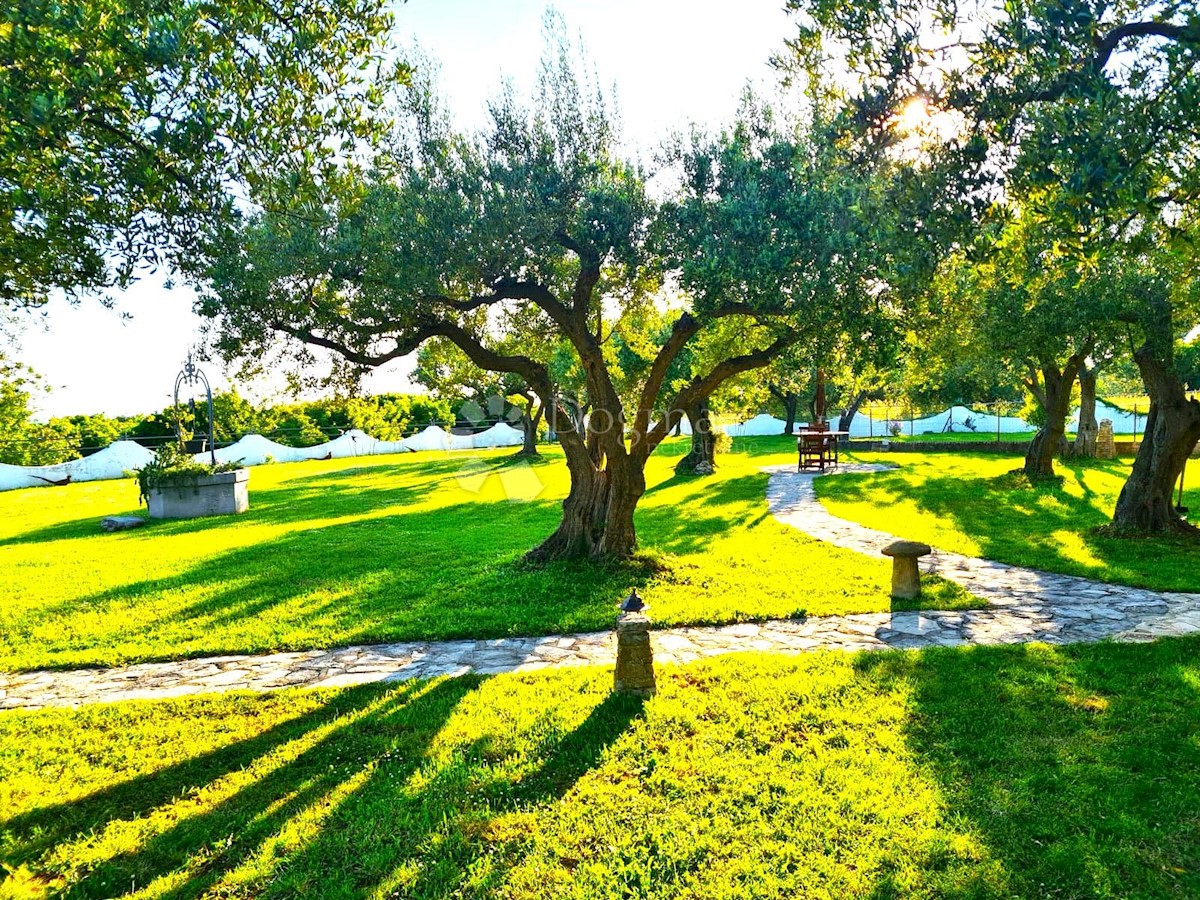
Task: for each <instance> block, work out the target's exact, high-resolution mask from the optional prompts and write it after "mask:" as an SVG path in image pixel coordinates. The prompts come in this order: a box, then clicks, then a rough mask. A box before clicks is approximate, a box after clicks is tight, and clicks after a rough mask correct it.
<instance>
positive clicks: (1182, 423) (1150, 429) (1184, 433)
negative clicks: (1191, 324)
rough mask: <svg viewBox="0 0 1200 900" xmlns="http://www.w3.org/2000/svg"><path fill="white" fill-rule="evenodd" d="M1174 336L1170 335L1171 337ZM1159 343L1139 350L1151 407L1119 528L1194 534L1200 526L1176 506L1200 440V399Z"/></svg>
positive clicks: (1116, 518) (1120, 504)
mask: <svg viewBox="0 0 1200 900" xmlns="http://www.w3.org/2000/svg"><path fill="white" fill-rule="evenodd" d="M1168 340H1169V339H1168ZM1152 344H1153V342H1152V341H1147V343H1146V344H1145V345H1143V346H1142V347H1141V348H1139V349H1138V351H1137V352H1136V353H1135V354H1134V359H1135V360H1136V361H1137V364H1138V369H1140V370H1141V373H1142V381H1143V382H1144V383H1145V385H1146V391H1147V393H1149V394H1150V412H1149V414H1147V416H1146V431H1145V433H1144V435H1143V436H1142V444H1141V446H1140V447H1139V448H1138V453H1137V457H1136V458H1135V459H1134V461H1133V471H1132V472H1130V474H1129V478H1128V480H1127V481H1126V482H1125V486H1124V487H1122V488H1121V495H1120V497H1118V498H1117V506H1116V510H1115V511H1114V512H1113V527H1114V529H1116V530H1118V531H1122V532H1128V533H1136V534H1164V533H1166V534H1171V533H1173V534H1188V535H1193V536H1200V529H1198V528H1196V527H1195V526H1194V525H1191V524H1189V523H1188V522H1187V521H1186V520H1185V519H1183V518H1182V517H1181V516H1180V515H1179V514H1178V513H1177V512H1175V507H1174V506H1173V504H1172V502H1171V500H1172V491H1173V490H1174V487H1175V483H1176V481H1178V479H1179V473H1180V472H1181V471H1182V470H1183V466H1184V462H1185V461H1186V460H1187V457H1188V454H1190V453H1191V452H1192V449H1193V448H1194V447H1195V446H1196V442H1197V440H1200V400H1189V399H1188V397H1187V392H1186V391H1185V390H1184V386H1183V381H1182V379H1180V377H1179V375H1178V373H1177V372H1176V371H1175V369H1174V367H1173V366H1172V365H1171V364H1170V362H1169V360H1170V358H1171V357H1170V351H1169V346H1170V345H1169V343H1168V344H1167V351H1166V352H1165V353H1163V352H1162V351H1160V352H1159V353H1155V352H1154V349H1153V347H1152Z"/></svg>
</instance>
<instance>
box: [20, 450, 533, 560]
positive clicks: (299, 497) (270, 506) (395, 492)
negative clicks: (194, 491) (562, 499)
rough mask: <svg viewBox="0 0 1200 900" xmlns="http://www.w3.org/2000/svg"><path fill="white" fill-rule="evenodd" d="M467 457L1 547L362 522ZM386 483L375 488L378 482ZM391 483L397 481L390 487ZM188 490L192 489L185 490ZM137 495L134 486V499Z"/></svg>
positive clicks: (89, 522) (299, 485)
mask: <svg viewBox="0 0 1200 900" xmlns="http://www.w3.org/2000/svg"><path fill="white" fill-rule="evenodd" d="M470 462H471V460H470V459H469V458H467V457H463V458H459V459H445V460H423V461H421V463H420V465H419V467H418V466H416V465H414V464H409V465H403V464H395V463H389V464H384V465H364V466H360V467H347V468H341V469H337V470H335V471H332V472H319V473H316V474H312V475H298V476H296V477H293V478H287V479H283V480H280V481H279V482H277V483H276V484H275V485H274V486H272V487H257V486H255V483H254V478H253V472H252V473H251V481H250V510H249V511H248V512H246V513H242V514H241V515H238V516H205V517H202V518H196V519H147V521H146V524H145V525H144V526H143V527H142V528H140V529H137V530H135V531H129V532H122V533H119V534H116V535H109V534H105V533H104V532H102V531H101V529H100V522H101V520H102V519H104V518H106V517H108V516H116V515H122V516H141V517H143V518H144V517H146V509H145V507H143V506H132V505H131V506H128V507H126V508H123V509H111V510H108V511H107V512H105V514H104V515H102V516H87V517H85V518H80V519H74V520H72V521H69V522H61V523H58V524H56V525H51V526H48V527H46V528H39V529H35V530H31V531H27V532H23V533H21V534H18V535H15V536H13V537H10V538H5V539H0V547H3V546H6V545H12V544H31V543H50V542H53V541H58V540H69V539H74V538H91V539H94V540H98V541H113V540H123V541H152V540H153V539H154V538H155V537H160V536H163V535H178V534H203V533H205V532H208V531H212V530H216V529H222V528H234V527H245V526H248V525H288V524H294V523H296V522H303V521H307V520H310V519H313V520H315V519H326V518H337V517H340V516H359V515H362V514H363V513H370V512H376V511H378V510H381V509H389V508H392V507H403V506H405V505H408V504H411V503H413V502H416V501H418V500H420V499H422V498H423V497H425V496H427V495H428V494H429V492H430V491H433V490H436V489H437V488H438V486H439V485H441V484H442V483H444V482H445V481H447V480H448V479H453V478H454V477H456V476H458V475H461V474H462V473H463V471H464V468H465V467H466V466H468V465H469V464H470ZM484 463H485V467H486V468H488V469H493V470H495V471H496V472H500V471H502V470H503V469H505V468H507V467H509V466H512V465H515V464H517V461H514V460H512V459H508V458H499V459H492V458H487V459H486V460H484ZM396 478H408V479H410V480H411V482H412V483H408V484H397V483H396V482H395V481H394V479H396ZM376 480H382V482H383V483H379V484H375V485H373V484H372V482H374V481H376ZM389 480H391V481H389ZM184 490H187V488H184ZM136 493H137V489H136V487H134V486H133V482H130V491H129V499H130V500H131V501H132V500H134V499H135V496H136Z"/></svg>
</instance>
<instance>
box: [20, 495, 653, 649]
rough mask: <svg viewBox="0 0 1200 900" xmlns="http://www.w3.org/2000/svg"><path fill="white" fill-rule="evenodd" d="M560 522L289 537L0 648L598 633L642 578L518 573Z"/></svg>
mask: <svg viewBox="0 0 1200 900" xmlns="http://www.w3.org/2000/svg"><path fill="white" fill-rule="evenodd" d="M557 517H558V511H557V504H555V503H553V502H529V503H521V504H513V503H507V502H504V501H499V502H494V503H467V504H459V505H457V506H449V507H442V508H438V509H434V510H420V511H415V512H411V513H399V514H396V515H385V516H378V517H375V518H372V519H370V520H369V521H363V522H356V521H352V522H345V523H340V524H334V525H328V526H325V527H321V528H312V529H303V530H293V531H289V532H287V533H285V534H283V535H281V536H279V537H277V538H275V539H273V540H268V541H260V542H258V543H254V544H251V545H249V546H246V547H242V548H238V549H236V550H233V551H229V552H225V553H221V554H218V555H214V556H212V557H209V558H207V559H204V560H202V561H200V562H198V563H197V564H195V565H193V566H191V567H190V568H186V569H184V570H182V571H179V572H176V573H173V574H171V575H169V576H166V577H163V578H155V579H147V580H143V581H139V582H133V583H128V584H122V585H118V586H116V587H113V588H110V589H107V590H105V591H102V592H99V593H96V594H92V595H84V596H76V597H71V598H68V599H65V600H62V601H60V602H58V603H55V604H47V605H44V606H42V607H40V608H38V609H36V610H33V611H30V612H29V613H27V614H26V615H25V616H24V617H23V619H22V620H21V621H20V622H14V623H13V628H12V629H11V633H8V634H6V635H5V639H4V642H5V643H8V644H9V645H10V646H11V647H13V648H14V652H15V650H16V648H18V647H24V648H25V650H24V652H26V653H28V647H29V645H31V644H41V645H43V646H44V648H45V653H44V655H43V656H42V657H40V658H34V659H32V660H31V662H30V663H29V664H28V665H26V666H25V667H26V668H36V667H43V666H47V665H52V666H53V665H58V666H59V667H71V666H79V665H85V664H93V663H94V661H95V660H97V659H104V660H106V661H107V662H108V663H109V664H111V661H113V660H115V661H120V662H128V661H135V660H136V661H148V660H153V659H176V658H187V657H195V656H204V655H212V654H222V653H241V652H270V651H277V650H298V649H311V648H312V647H314V646H336V645H345V644H354V643H376V642H382V641H399V640H441V639H454V638H467V637H470V638H491V637H502V636H506V635H533V634H547V633H564V632H568V633H569V632H573V631H585V630H596V629H599V628H607V627H609V626H610V625H611V621H612V615H613V609H614V608H615V604H616V602H617V599H618V598H619V597H620V596H622V595H623V593H624V592H627V590H628V588H629V587H630V586H632V585H634V584H644V583H645V580H646V578H647V577H649V573H646V572H643V571H639V570H634V569H627V568H622V567H600V566H594V565H587V564H574V563H554V564H551V565H547V566H544V567H540V568H537V569H531V568H528V567H526V566H523V565H522V564H521V556H522V554H523V553H524V552H525V551H526V550H527V549H528V548H529V547H531V546H533V545H534V544H535V543H536V541H537V539H538V538H539V537H541V536H542V535H544V534H546V533H548V532H549V531H550V529H551V528H552V527H553V525H554V523H555V522H556V521H557ZM127 610H132V611H133V612H132V613H123V612H121V611H127ZM51 625H53V627H52V628H51ZM48 632H49V633H51V635H52V636H51V637H49V638H47V637H45V636H44V635H46V634H47V633H48ZM93 651H94V652H93Z"/></svg>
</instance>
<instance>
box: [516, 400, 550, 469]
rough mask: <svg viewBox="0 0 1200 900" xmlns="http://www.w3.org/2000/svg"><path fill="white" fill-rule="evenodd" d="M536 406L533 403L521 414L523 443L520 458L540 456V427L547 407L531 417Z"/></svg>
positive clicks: (540, 408) (539, 409)
mask: <svg viewBox="0 0 1200 900" xmlns="http://www.w3.org/2000/svg"><path fill="white" fill-rule="evenodd" d="M533 406H534V404H533V403H532V402H531V403H530V404H529V406H527V407H526V408H525V411H524V412H522V413H521V432H522V443H521V452H520V454H518V455H519V456H537V455H538V446H537V445H538V426H539V425H541V422H542V412H543V411H544V409H545V407H541V406H539V407H538V410H537V412H536V413H534V414H533V415H530V412H531V410H532V409H533Z"/></svg>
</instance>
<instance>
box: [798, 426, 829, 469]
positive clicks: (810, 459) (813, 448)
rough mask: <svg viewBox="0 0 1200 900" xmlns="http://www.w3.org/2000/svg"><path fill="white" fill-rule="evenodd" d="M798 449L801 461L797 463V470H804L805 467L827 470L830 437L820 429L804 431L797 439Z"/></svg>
mask: <svg viewBox="0 0 1200 900" xmlns="http://www.w3.org/2000/svg"><path fill="white" fill-rule="evenodd" d="M796 450H797V452H798V453H799V455H800V459H799V462H798V463H797V465H796V471H797V472H803V471H804V470H805V469H811V468H815V469H819V470H820V471H822V472H824V471H825V464H826V463H827V462H829V461H830V460H829V439H828V438H827V437H825V435H823V434H821V433H820V432H818V431H802V432H800V436H799V437H798V438H797V439H796Z"/></svg>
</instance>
